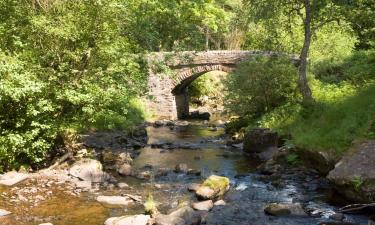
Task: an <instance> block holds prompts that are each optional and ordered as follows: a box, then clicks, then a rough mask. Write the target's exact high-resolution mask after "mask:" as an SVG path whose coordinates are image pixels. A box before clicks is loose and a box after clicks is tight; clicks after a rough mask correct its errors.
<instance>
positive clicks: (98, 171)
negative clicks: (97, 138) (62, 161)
mask: <svg viewBox="0 0 375 225" xmlns="http://www.w3.org/2000/svg"><path fill="white" fill-rule="evenodd" d="M69 174H70V175H71V176H73V177H77V178H79V179H81V180H84V181H91V182H104V181H106V180H108V179H110V176H109V175H108V174H107V173H105V172H103V166H102V164H101V163H100V162H99V161H97V160H94V159H81V160H79V161H78V162H76V163H74V164H73V166H72V167H71V168H70V169H69Z"/></svg>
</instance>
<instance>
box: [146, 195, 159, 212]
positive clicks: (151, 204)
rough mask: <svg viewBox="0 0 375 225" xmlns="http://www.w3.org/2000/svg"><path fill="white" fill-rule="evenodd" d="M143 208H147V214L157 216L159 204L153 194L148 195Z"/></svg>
mask: <svg viewBox="0 0 375 225" xmlns="http://www.w3.org/2000/svg"><path fill="white" fill-rule="evenodd" d="M143 206H144V207H145V212H146V213H147V214H150V215H153V214H157V212H158V209H157V204H156V202H155V201H154V197H153V196H152V194H149V195H148V197H147V200H146V202H145V203H144V204H143Z"/></svg>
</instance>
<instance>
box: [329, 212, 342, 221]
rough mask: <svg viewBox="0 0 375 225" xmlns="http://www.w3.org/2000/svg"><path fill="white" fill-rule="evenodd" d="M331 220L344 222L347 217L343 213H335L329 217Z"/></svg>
mask: <svg viewBox="0 0 375 225" xmlns="http://www.w3.org/2000/svg"><path fill="white" fill-rule="evenodd" d="M329 218H330V219H333V220H338V221H342V220H344V218H345V216H344V214H343V213H334V214H332V215H330V216H329Z"/></svg>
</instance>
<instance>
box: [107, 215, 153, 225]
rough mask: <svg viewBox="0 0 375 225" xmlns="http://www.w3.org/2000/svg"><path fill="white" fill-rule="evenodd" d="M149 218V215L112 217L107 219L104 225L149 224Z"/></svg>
mask: <svg viewBox="0 0 375 225" xmlns="http://www.w3.org/2000/svg"><path fill="white" fill-rule="evenodd" d="M149 220H150V216H148V215H135V216H123V217H112V218H109V219H107V220H106V221H105V222H104V225H147V224H148V221H149Z"/></svg>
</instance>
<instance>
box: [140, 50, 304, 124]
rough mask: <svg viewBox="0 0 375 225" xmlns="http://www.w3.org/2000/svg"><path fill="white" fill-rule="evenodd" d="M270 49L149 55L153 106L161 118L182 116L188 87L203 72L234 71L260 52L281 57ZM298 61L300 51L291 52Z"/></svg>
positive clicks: (150, 101) (186, 107) (150, 91)
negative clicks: (164, 69)
mask: <svg viewBox="0 0 375 225" xmlns="http://www.w3.org/2000/svg"><path fill="white" fill-rule="evenodd" d="M280 55H284V54H280V53H276V52H269V51H205V52H192V51H186V52H156V53H150V54H149V55H147V62H148V65H149V68H150V69H149V78H148V86H149V95H150V96H152V98H150V99H149V100H148V106H149V109H150V110H151V111H152V112H153V113H154V114H155V117H157V118H158V119H178V118H181V117H183V116H184V114H186V113H187V112H188V106H186V104H188V102H187V101H188V99H187V95H186V93H185V90H186V87H187V86H189V84H191V82H193V81H194V80H195V79H197V78H198V77H199V76H201V75H202V74H204V73H206V72H209V71H214V70H219V71H224V72H231V71H233V70H235V68H236V66H237V64H238V63H240V62H242V61H245V60H250V59H252V58H254V57H257V56H267V57H278V56H280ZM289 57H290V59H291V61H293V62H294V63H295V64H297V63H298V62H299V60H298V57H297V56H296V55H289ZM154 65H163V66H166V67H167V68H169V70H170V72H171V73H172V75H165V74H163V72H160V71H159V72H157V70H156V71H155V70H154V69H152V68H153V66H154Z"/></svg>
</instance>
